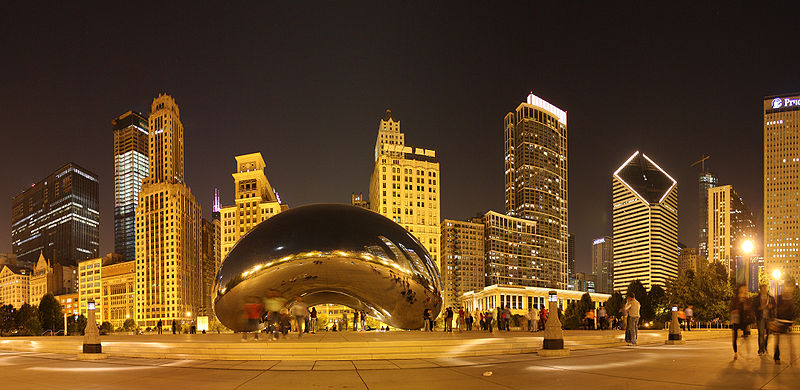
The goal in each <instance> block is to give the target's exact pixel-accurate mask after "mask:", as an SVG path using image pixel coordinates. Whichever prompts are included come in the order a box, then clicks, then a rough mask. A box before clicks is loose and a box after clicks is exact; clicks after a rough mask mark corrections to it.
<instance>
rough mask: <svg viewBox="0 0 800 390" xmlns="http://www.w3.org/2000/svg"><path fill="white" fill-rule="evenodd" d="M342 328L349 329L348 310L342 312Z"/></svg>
mask: <svg viewBox="0 0 800 390" xmlns="http://www.w3.org/2000/svg"><path fill="white" fill-rule="evenodd" d="M342 329H344V330H347V312H343V313H342Z"/></svg>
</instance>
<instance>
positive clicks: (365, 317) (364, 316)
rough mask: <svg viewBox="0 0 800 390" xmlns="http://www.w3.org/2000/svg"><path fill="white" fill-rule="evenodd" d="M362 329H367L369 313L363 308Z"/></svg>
mask: <svg viewBox="0 0 800 390" xmlns="http://www.w3.org/2000/svg"><path fill="white" fill-rule="evenodd" d="M361 330H363V331H366V330H367V313H366V312H365V311H364V310H361Z"/></svg>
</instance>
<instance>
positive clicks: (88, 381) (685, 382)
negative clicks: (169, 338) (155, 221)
mask: <svg viewBox="0 0 800 390" xmlns="http://www.w3.org/2000/svg"><path fill="white" fill-rule="evenodd" d="M781 341H782V344H783V345H784V348H783V354H784V361H783V362H782V363H781V364H779V365H776V364H774V363H773V361H772V359H770V358H768V357H763V358H760V357H758V356H756V355H755V350H756V346H755V343H756V340H755V337H750V338H749V339H748V340H746V341H745V342H744V344H743V345H742V346H741V347H740V348H741V349H740V351H741V352H742V357H740V358H739V360H736V361H734V360H732V353H731V347H730V340H729V339H712V340H701V341H689V342H688V343H687V344H685V345H679V346H667V345H649V346H641V347H615V348H606V349H594V350H583V351H576V352H574V353H573V354H572V356H570V357H567V358H542V357H539V356H537V355H535V354H518V355H504V356H489V357H464V358H452V359H396V360H372V361H307V362H302V361H209V360H166V359H135V358H113V357H112V358H110V359H108V360H106V361H102V362H85V361H77V360H75V359H74V357H73V356H71V355H57V354H35V353H24V352H0V378H2V388H3V389H28V388H37V389H48V388H58V389H63V388H81V389H91V388H104V389H109V388H110V389H117V388H119V389H143V388H144V389H175V388H191V389H263V388H298V389H299V388H337V389H338V388H348V389H430V388H452V389H459V390H466V389H482V390H484V389H529V388H534V387H545V388H548V389H572V388H590V389H612V388H613V389H644V388H658V389H672V388H675V389H686V388H743V389H758V388H764V389H798V388H800V367H799V366H800V335H792V336H784V337H782V340H781ZM770 348H772V346H771V345H770ZM790 361H791V362H793V365H790V364H789V363H790ZM489 373H491V375H489Z"/></svg>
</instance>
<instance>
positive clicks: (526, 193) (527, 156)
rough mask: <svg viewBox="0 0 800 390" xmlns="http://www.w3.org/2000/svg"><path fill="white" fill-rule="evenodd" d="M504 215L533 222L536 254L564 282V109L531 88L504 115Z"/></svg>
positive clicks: (567, 238) (561, 282) (565, 146)
mask: <svg viewBox="0 0 800 390" xmlns="http://www.w3.org/2000/svg"><path fill="white" fill-rule="evenodd" d="M504 146H505V209H506V214H508V215H510V216H514V217H518V218H525V219H529V220H532V221H535V222H536V232H535V233H534V234H533V236H532V238H533V241H532V242H531V245H533V246H534V247H535V248H536V251H535V257H536V258H537V259H539V261H548V262H549V265H548V268H551V267H554V268H555V269H557V272H558V275H557V279H558V280H557V281H556V283H558V284H560V285H563V286H566V284H567V282H568V276H567V275H568V264H567V263H568V254H569V250H568V241H569V230H568V212H567V208H568V201H567V199H568V197H567V195H568V194H567V189H568V188H567V179H568V177H567V113H566V112H565V111H563V110H561V109H559V108H558V107H556V106H554V105H552V104H550V103H548V102H546V101H544V100H543V99H541V98H539V97H537V96H536V95H534V94H533V93H531V94H530V95H528V98H527V101H526V102H522V103H520V104H519V105H518V106H517V108H516V110H515V111H513V112H510V113H508V114H507V115H506V116H505V119H504Z"/></svg>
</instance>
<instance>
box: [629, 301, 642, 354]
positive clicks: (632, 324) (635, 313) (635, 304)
mask: <svg viewBox="0 0 800 390" xmlns="http://www.w3.org/2000/svg"><path fill="white" fill-rule="evenodd" d="M641 307H642V305H640V304H639V301H637V300H636V297H635V296H634V294H633V292H629V293H628V301H627V302H625V311H627V312H628V331H630V334H631V345H633V346H635V345H636V340H637V338H638V336H639V334H638V325H639V309H640V308H641Z"/></svg>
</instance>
